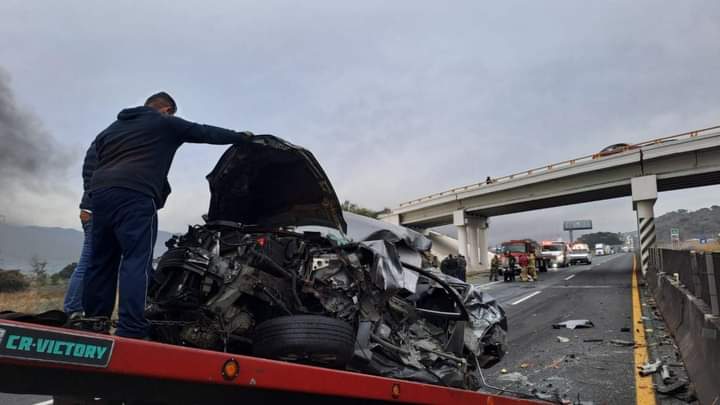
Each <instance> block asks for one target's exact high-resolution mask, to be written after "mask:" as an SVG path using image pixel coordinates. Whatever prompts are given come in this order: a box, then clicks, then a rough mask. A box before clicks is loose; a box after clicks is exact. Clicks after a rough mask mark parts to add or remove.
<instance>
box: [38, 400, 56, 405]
mask: <svg viewBox="0 0 720 405" xmlns="http://www.w3.org/2000/svg"><path fill="white" fill-rule="evenodd" d="M52 404H53V400H52V399H49V400H47V401H42V402H38V403H37V404H33V405H52Z"/></svg>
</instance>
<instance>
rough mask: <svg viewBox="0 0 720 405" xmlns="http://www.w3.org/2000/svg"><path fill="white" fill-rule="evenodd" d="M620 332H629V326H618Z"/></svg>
mask: <svg viewBox="0 0 720 405" xmlns="http://www.w3.org/2000/svg"><path fill="white" fill-rule="evenodd" d="M620 332H630V328H620Z"/></svg>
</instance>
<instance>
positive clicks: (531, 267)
mask: <svg viewBox="0 0 720 405" xmlns="http://www.w3.org/2000/svg"><path fill="white" fill-rule="evenodd" d="M527 269H528V271H527V272H528V276H530V279H531V280H532V281H538V273H537V259H536V258H535V252H534V251H533V252H530V257H528V268H527Z"/></svg>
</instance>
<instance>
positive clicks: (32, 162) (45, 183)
mask: <svg viewBox="0 0 720 405" xmlns="http://www.w3.org/2000/svg"><path fill="white" fill-rule="evenodd" d="M71 163H72V161H71V159H70V154H69V153H68V151H67V149H66V148H65V147H63V146H62V145H60V144H59V143H58V142H57V141H56V140H55V139H54V138H53V136H52V135H51V133H50V131H48V129H47V128H45V127H44V126H43V125H42V123H41V121H40V119H39V118H38V117H37V116H36V115H34V114H33V113H32V112H30V111H28V110H26V109H24V108H22V107H21V106H20V105H19V104H18V101H17V99H16V97H15V94H14V92H13V90H12V88H11V81H10V75H9V74H8V73H7V72H5V71H4V70H2V69H1V68H0V215H2V214H6V213H8V212H13V211H17V210H16V209H11V208H10V207H9V205H11V204H12V205H14V206H16V207H17V206H18V205H21V204H23V200H22V196H28V195H36V196H38V197H46V198H51V194H57V193H61V194H66V193H67V189H66V188H65V186H64V185H62V184H65V182H64V181H62V182H61V181H59V180H62V179H64V176H65V175H66V173H67V169H68V168H69V167H70V165H71ZM8 219H9V220H13V219H15V218H8Z"/></svg>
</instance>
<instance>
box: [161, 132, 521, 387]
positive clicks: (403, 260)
mask: <svg viewBox="0 0 720 405" xmlns="http://www.w3.org/2000/svg"><path fill="white" fill-rule="evenodd" d="M207 179H208V182H209V185H210V191H211V201H210V207H209V210H208V213H207V215H206V216H205V223H204V224H202V225H195V226H191V227H189V229H188V231H187V233H185V234H184V235H179V236H174V237H173V238H172V239H171V240H169V241H168V242H167V247H168V251H167V252H166V253H165V254H164V255H163V256H162V257H161V259H160V261H159V263H158V266H157V269H156V272H155V282H154V283H153V286H152V288H151V290H150V291H149V295H148V307H147V317H148V319H149V320H150V322H151V325H152V335H153V336H152V337H153V339H154V340H157V341H161V342H165V343H170V344H176V345H184V346H190V347H197V348H203V349H210V350H219V351H226V352H232V353H238V354H251V355H255V356H260V357H266V358H271V359H277V360H284V361H292V362H299V363H305V364H312V365H319V366H324V367H332V368H337V369H347V370H353V371H359V372H364V373H369V374H375V375H381V376H386V377H394V378H401V379H408V380H414V381H420V382H425V383H430V384H440V385H446V386H452V387H461V388H468V389H477V388H478V387H479V380H478V371H479V369H480V368H487V367H491V366H492V365H494V364H495V363H497V362H498V361H499V360H500V359H501V358H502V357H503V355H504V354H505V351H506V343H505V335H506V331H507V320H506V317H505V313H504V312H503V310H502V308H501V307H500V306H499V305H498V304H497V303H496V302H495V300H494V299H492V298H491V297H490V296H489V295H487V294H486V293H484V292H483V291H480V290H479V289H478V288H476V287H474V286H473V285H471V284H468V283H465V282H462V281H460V280H457V279H454V278H452V277H449V276H446V275H444V274H442V273H440V272H439V271H438V270H437V269H435V268H433V267H432V266H431V265H430V261H429V260H428V258H430V257H431V256H430V255H429V251H430V248H431V242H430V240H429V239H427V238H425V237H424V236H423V235H422V234H420V233H418V232H415V231H412V230H410V229H407V228H404V227H400V226H395V225H392V224H388V223H385V222H382V221H378V220H375V219H371V218H366V217H361V216H359V215H355V214H350V213H343V212H342V210H341V207H340V204H339V202H338V199H337V196H336V195H335V191H334V189H333V187H332V184H331V183H330V181H329V179H328V178H327V176H326V175H325V173H324V171H323V169H322V168H321V167H320V165H319V164H318V162H317V161H316V160H315V158H314V157H313V155H312V154H311V153H310V152H308V151H307V150H304V149H302V148H300V147H297V146H295V145H292V144H289V143H287V142H285V141H283V140H282V139H279V138H276V137H273V136H269V135H263V136H256V137H255V138H254V140H253V142H252V143H251V144H250V145H243V146H233V147H230V148H229V149H228V150H227V151H226V152H225V154H224V155H223V156H222V157H221V158H220V160H219V161H218V163H217V165H216V167H215V168H214V169H213V171H212V172H211V173H210V174H209V175H208V176H207Z"/></svg>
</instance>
